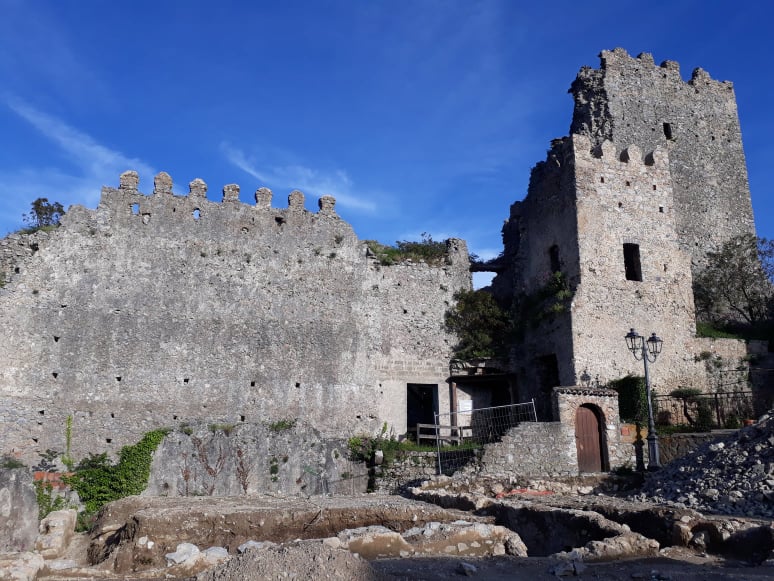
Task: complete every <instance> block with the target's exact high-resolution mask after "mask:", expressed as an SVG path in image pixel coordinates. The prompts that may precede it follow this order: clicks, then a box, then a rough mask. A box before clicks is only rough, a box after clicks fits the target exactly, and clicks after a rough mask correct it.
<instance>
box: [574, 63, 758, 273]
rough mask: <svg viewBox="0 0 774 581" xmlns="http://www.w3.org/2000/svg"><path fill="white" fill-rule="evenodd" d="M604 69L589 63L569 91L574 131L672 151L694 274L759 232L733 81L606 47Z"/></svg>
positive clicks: (595, 139)
mask: <svg viewBox="0 0 774 581" xmlns="http://www.w3.org/2000/svg"><path fill="white" fill-rule="evenodd" d="M600 60H601V66H600V68H599V69H592V68H590V67H584V68H582V69H581V71H580V72H579V73H578V76H577V78H576V79H575V81H574V82H573V84H572V86H571V88H570V92H571V93H572V95H573V97H574V99H575V110H574V114H573V120H572V125H571V128H570V132H571V133H572V134H581V135H586V136H587V137H589V138H590V139H591V141H592V143H593V144H595V145H600V144H601V143H602V142H603V141H605V140H609V141H612V142H613V144H614V145H615V146H616V149H618V150H619V151H620V150H621V149H623V148H625V147H628V146H629V145H630V144H636V145H637V147H639V148H640V150H641V151H652V150H655V149H657V148H660V149H662V150H664V151H665V153H668V157H669V166H670V173H671V175H672V185H673V191H674V212H675V222H676V226H677V232H678V234H679V243H680V246H681V248H682V249H683V251H684V252H686V253H688V255H689V256H690V258H691V261H692V266H693V271H694V274H695V273H696V272H697V271H698V270H700V269H701V267H702V266H703V264H704V263H705V261H706V255H707V252H709V251H713V250H717V249H718V248H719V247H720V246H721V245H722V243H723V242H724V241H726V240H728V239H729V238H731V237H733V236H735V235H737V234H748V233H755V224H754V222H753V213H752V203H751V200H750V187H749V184H748V180H747V166H746V163H745V156H744V149H743V146H742V132H741V128H740V125H739V117H738V114H737V108H736V96H735V95H734V86H733V84H732V83H730V82H728V81H717V80H714V79H712V78H711V77H710V75H709V74H708V73H707V72H706V71H704V70H703V69H701V68H697V69H695V70H694V71H693V73H692V75H691V78H690V79H689V80H687V81H684V80H683V79H682V77H681V74H680V65H679V64H678V63H677V62H675V61H664V62H663V63H662V64H661V65H660V66H656V64H655V62H654V60H653V56H652V55H650V54H648V53H643V54H640V55H639V56H637V57H636V58H635V57H631V56H629V54H628V53H627V52H626V51H625V50H624V49H622V48H617V49H615V50H612V51H608V50H605V51H602V53H601V54H600Z"/></svg>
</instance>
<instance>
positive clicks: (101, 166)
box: [7, 98, 152, 175]
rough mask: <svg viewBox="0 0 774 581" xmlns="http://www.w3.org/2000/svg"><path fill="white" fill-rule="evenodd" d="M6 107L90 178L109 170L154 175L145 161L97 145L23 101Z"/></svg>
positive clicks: (9, 100)
mask: <svg viewBox="0 0 774 581" xmlns="http://www.w3.org/2000/svg"><path fill="white" fill-rule="evenodd" d="M7 104H8V107H9V108H10V109H11V110H12V111H13V112H14V113H16V114H17V115H18V116H19V117H21V118H22V119H24V120H25V121H27V122H28V123H29V124H30V125H32V126H33V127H35V129H37V130H38V131H40V133H42V134H43V135H44V136H45V137H47V138H48V139H49V140H51V141H52V142H53V143H55V144H56V145H58V146H59V148H60V149H61V150H62V151H63V152H64V153H65V154H66V155H67V156H68V157H70V158H71V160H72V161H73V162H75V163H76V164H77V166H78V167H79V168H81V169H82V170H83V171H84V172H85V173H87V174H89V175H102V174H104V173H105V170H106V169H110V171H111V172H112V173H115V172H116V170H118V171H119V173H120V171H124V170H126V168H133V169H136V170H137V171H139V172H142V173H151V172H152V168H151V167H150V166H149V165H147V164H145V163H144V162H143V161H141V160H139V159H137V158H132V157H128V156H126V155H124V154H122V153H120V152H118V151H114V150H112V149H110V148H108V147H106V146H104V145H102V144H100V143H97V142H96V141H95V140H94V139H93V138H92V137H90V136H89V135H86V134H85V133H82V132H80V131H78V130H77V129H75V128H74V127H71V126H70V125H67V124H66V123H65V122H63V121H61V120H60V119H57V118H56V117H53V116H51V115H48V114H46V113H44V112H42V111H38V110H37V109H35V108H33V107H31V106H30V105H28V104H27V103H25V102H23V101H20V100H18V99H14V98H10V99H8V101H7ZM121 168H123V169H121Z"/></svg>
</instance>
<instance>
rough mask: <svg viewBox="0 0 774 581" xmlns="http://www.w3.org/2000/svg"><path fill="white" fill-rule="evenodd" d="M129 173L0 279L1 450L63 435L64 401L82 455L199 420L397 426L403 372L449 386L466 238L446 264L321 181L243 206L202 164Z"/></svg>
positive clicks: (18, 451)
mask: <svg viewBox="0 0 774 581" xmlns="http://www.w3.org/2000/svg"><path fill="white" fill-rule="evenodd" d="M137 184H138V179H137V174H135V173H134V172H127V173H125V174H123V175H122V177H121V186H120V187H119V188H118V189H113V188H104V189H103V192H102V199H101V201H100V204H99V206H98V208H97V209H96V210H87V209H85V208H82V207H78V206H75V207H72V208H70V210H69V211H68V212H67V214H66V215H65V216H64V218H63V220H62V225H61V226H60V227H59V228H58V229H57V230H55V231H53V232H51V233H50V235H49V236H48V239H47V240H41V241H40V243H39V249H38V251H37V252H34V254H31V255H29V256H27V257H25V256H23V255H22V256H19V257H18V258H19V259H20V260H19V261H18V262H16V264H15V266H14V268H18V269H19V272H18V273H15V274H14V275H13V277H12V278H11V280H10V281H9V282H8V283H7V284H6V285H5V286H4V287H3V288H2V289H0V361H2V362H3V365H2V366H1V367H0V449H2V451H4V452H8V453H14V454H15V455H17V456H23V457H26V458H27V459H28V460H33V461H34V460H36V458H37V453H38V452H41V451H44V450H46V449H48V448H53V449H55V450H58V451H60V452H61V451H64V448H65V445H66V442H65V424H66V419H67V417H68V416H72V418H73V421H72V424H73V425H72V439H71V445H72V449H71V454H72V456H73V457H74V458H76V459H78V458H81V457H83V456H84V455H86V454H87V453H89V452H102V451H108V452H110V453H115V452H117V451H118V450H119V449H120V447H121V446H123V445H125V444H129V443H134V442H136V441H137V440H139V438H140V437H141V436H142V435H143V434H144V433H145V432H147V431H149V430H152V429H155V428H158V427H161V426H175V425H178V424H180V423H182V422H186V421H194V420H203V421H206V422H224V423H229V424H231V423H239V422H262V421H275V420H279V419H289V418H300V419H303V420H306V421H308V422H310V423H312V424H313V425H315V426H316V427H317V428H318V429H320V431H321V432H323V436H334V435H335V436H346V435H347V434H351V433H363V432H366V433H368V432H373V431H376V430H378V429H379V428H381V426H382V423H383V422H387V423H388V424H389V425H390V427H391V428H393V429H394V430H395V431H396V433H402V432H403V431H404V430H405V422H406V418H405V416H406V384H407V383H424V384H438V385H440V386H441V389H439V392H440V393H444V392H445V391H448V389H445V388H446V383H445V380H446V377H447V376H448V361H449V359H450V357H451V346H452V345H453V344H454V338H453V337H451V336H449V335H448V334H447V333H446V332H445V330H444V327H443V313H444V311H445V309H446V308H447V307H448V304H449V303H450V302H451V300H452V295H453V294H454V292H456V291H457V290H459V289H469V288H470V286H471V280H470V273H469V262H468V253H467V248H466V247H465V243H464V242H463V241H459V240H453V241H450V242H449V251H448V256H447V259H446V262H445V263H444V264H441V265H428V264H425V263H404V264H400V265H396V266H391V267H385V266H381V265H379V264H378V262H377V261H376V260H375V259H374V258H372V257H369V256H368V253H367V248H366V245H365V243H364V242H361V241H359V240H358V239H357V237H356V235H355V233H354V232H353V230H352V228H351V227H350V226H349V224H347V223H346V222H344V221H343V220H342V219H341V218H339V216H338V215H337V214H336V212H335V210H334V204H335V201H334V200H333V198H331V197H327V196H326V197H323V198H322V199H321V200H320V203H319V207H320V209H319V211H318V212H317V213H312V212H309V211H307V210H306V209H305V208H304V196H303V194H302V193H301V192H298V191H294V192H292V193H291V194H290V196H289V198H288V207H287V208H286V209H275V208H272V207H271V197H272V194H271V191H269V190H267V189H265V188H261V189H259V190H258V191H257V192H256V205H255V206H251V205H247V204H242V203H241V202H239V196H238V194H239V188H238V186H233V185H232V186H226V187H225V188H224V191H223V201H222V203H215V202H211V201H209V200H208V199H207V198H206V197H205V192H206V188H207V186H206V185H205V184H204V182H202V181H201V180H194V181H193V182H191V184H190V193H189V194H188V195H187V196H177V195H174V194H173V193H172V181H171V178H170V177H169V176H168V175H167V174H163V173H162V174H159V176H157V178H156V183H155V188H154V193H153V194H152V195H149V196H148V195H144V194H142V193H140V192H139V191H138V190H137ZM22 254H23V253H22ZM441 404H442V405H443V404H444V402H441ZM446 405H447V406H448V403H446Z"/></svg>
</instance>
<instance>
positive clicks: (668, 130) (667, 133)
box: [664, 123, 674, 141]
mask: <svg viewBox="0 0 774 581" xmlns="http://www.w3.org/2000/svg"><path fill="white" fill-rule="evenodd" d="M664 137H666V138H667V139H669V140H670V141H671V140H672V139H674V134H673V133H672V124H671V123H664Z"/></svg>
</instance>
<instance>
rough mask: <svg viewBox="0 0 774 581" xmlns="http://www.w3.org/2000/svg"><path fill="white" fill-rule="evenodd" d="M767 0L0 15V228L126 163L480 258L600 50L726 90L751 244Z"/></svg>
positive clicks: (96, 8)
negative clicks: (745, 181)
mask: <svg viewBox="0 0 774 581" xmlns="http://www.w3.org/2000/svg"><path fill="white" fill-rule="evenodd" d="M773 17H774V4H772V3H771V2H769V1H754V2H753V1H746V0H741V1H737V2H734V3H729V2H727V1H712V0H703V1H693V0H691V1H688V0H678V1H662V0H653V1H651V2H648V3H643V2H626V1H624V0H619V1H617V2H595V1H584V2H577V1H563V0H555V1H553V2H540V3H538V2H529V3H527V2H520V1H517V0H510V1H506V0H503V1H479V2H474V1H452V0H445V1H441V0H414V1H411V2H408V1H402V0H392V1H390V2H386V1H385V2H382V1H378V0H370V1H366V0H362V1H355V0H339V1H337V0H319V1H313V0H307V1H293V0H283V1H282V2H277V1H273V2H246V1H245V2H233V1H232V2H230V1H221V2H218V3H214V2H199V1H194V0H188V1H164V0H155V1H153V2H149V1H144V0H133V1H132V2H128V1H126V2H108V1H95V0H78V1H77V2H76V1H71V2H63V1H49V2H44V1H36V0H0V200H1V201H2V203H0V235H2V234H3V233H5V232H8V231H11V230H15V229H17V228H19V227H20V226H22V221H21V216H22V214H23V213H24V212H26V211H27V210H28V209H29V205H30V202H31V201H32V200H33V199H35V198H37V197H41V196H42V197H48V198H49V199H50V200H57V201H60V202H61V203H63V204H64V205H65V206H69V205H70V204H76V203H77V204H82V205H85V206H87V207H90V208H94V207H96V204H97V202H98V200H99V191H100V187H101V186H102V185H112V186H116V185H117V183H118V175H119V174H120V173H121V172H123V171H125V170H127V169H136V170H137V171H139V173H140V178H141V182H140V189H141V190H142V191H145V192H147V193H149V192H150V191H151V190H152V178H153V175H154V174H155V173H156V172H158V171H162V170H163V171H167V172H168V173H169V174H171V175H172V178H173V179H174V180H175V191H177V192H178V193H186V192H187V191H188V186H187V184H188V182H190V181H191V180H193V179H194V178H197V177H200V178H202V179H204V180H205V181H206V182H207V184H208V185H209V197H210V198H211V199H214V200H218V201H219V200H220V198H221V190H222V187H223V186H224V185H225V184H229V183H238V184H240V185H241V187H242V199H243V201H246V202H252V201H253V200H254V198H253V192H254V191H255V190H256V189H257V188H258V187H260V186H268V187H270V188H272V190H273V191H274V205H275V206H277V207H285V206H286V201H287V195H288V193H289V192H290V191H291V190H292V189H294V188H297V189H300V190H302V191H303V192H304V193H305V194H306V196H307V206H308V207H309V208H310V209H316V201H317V198H318V197H319V196H321V195H323V194H332V195H334V196H335V197H336V198H337V210H338V212H339V214H340V215H341V216H342V217H344V218H345V219H346V220H347V221H349V222H350V223H351V224H352V225H353V226H354V228H355V231H356V232H357V234H358V236H359V237H360V238H363V239H365V238H375V239H378V240H380V241H382V242H386V243H394V242H395V241H396V240H404V239H418V238H419V236H420V234H421V233H422V232H429V233H430V234H431V235H432V236H433V237H434V238H436V239H440V238H445V237H448V236H456V237H461V238H464V239H466V240H467V241H468V245H469V248H470V250H471V251H472V252H475V253H477V254H479V255H480V256H482V257H489V256H493V255H496V254H497V253H498V252H499V251H500V250H501V245H500V228H501V227H502V223H503V220H504V219H505V218H506V217H507V216H508V211H509V206H510V204H511V203H512V202H514V201H516V200H520V199H522V198H523V197H524V195H525V193H526V187H527V183H528V179H529V171H530V168H531V167H532V166H533V165H534V164H535V163H536V162H538V161H540V160H542V159H544V157H545V152H546V150H547V149H548V147H549V143H550V140H551V139H552V138H554V137H559V136H562V135H566V134H567V132H568V129H569V124H570V119H571V115H572V106H573V103H572V98H571V97H570V95H568V94H567V89H568V88H569V86H570V83H571V82H572V80H573V79H574V78H575V75H576V73H577V71H578V69H579V68H580V67H581V66H583V65H590V66H593V67H598V66H599V59H598V54H599V52H600V51H601V50H603V49H613V48H615V47H618V46H621V47H624V48H625V49H627V50H628V51H629V53H630V54H632V55H636V54H638V53H640V52H650V53H652V54H653V56H654V58H655V59H656V62H657V63H660V62H661V61H663V60H666V59H669V60H676V61H679V62H680V65H681V71H682V75H683V77H684V78H689V77H690V74H691V71H692V70H693V68H695V67H697V66H701V67H703V68H704V69H705V70H707V71H708V72H709V73H710V75H711V76H712V77H713V78H715V79H720V80H731V81H733V82H734V86H735V90H736V96H737V103H738V108H739V116H740V120H741V126H742V134H743V138H744V145H745V151H746V154H747V163H748V170H749V177H750V186H751V191H752V195H753V207H754V211H755V219H756V224H757V228H758V233H759V235H762V236H766V237H768V238H774V202H773V201H772V196H771V184H770V181H769V168H770V166H771V164H770V160H771V158H772V157H773V155H772V154H774V140H772V139H771V136H772V135H774V114H772V105H771V98H772V97H771V93H772V88H774V75H773V74H772V73H774V70H773V65H772V61H771V57H770V51H769V50H768V49H767V48H765V47H766V46H767V43H768V41H769V39H770V36H771V34H772V30H774V29H772V25H771V23H772V18H773Z"/></svg>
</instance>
